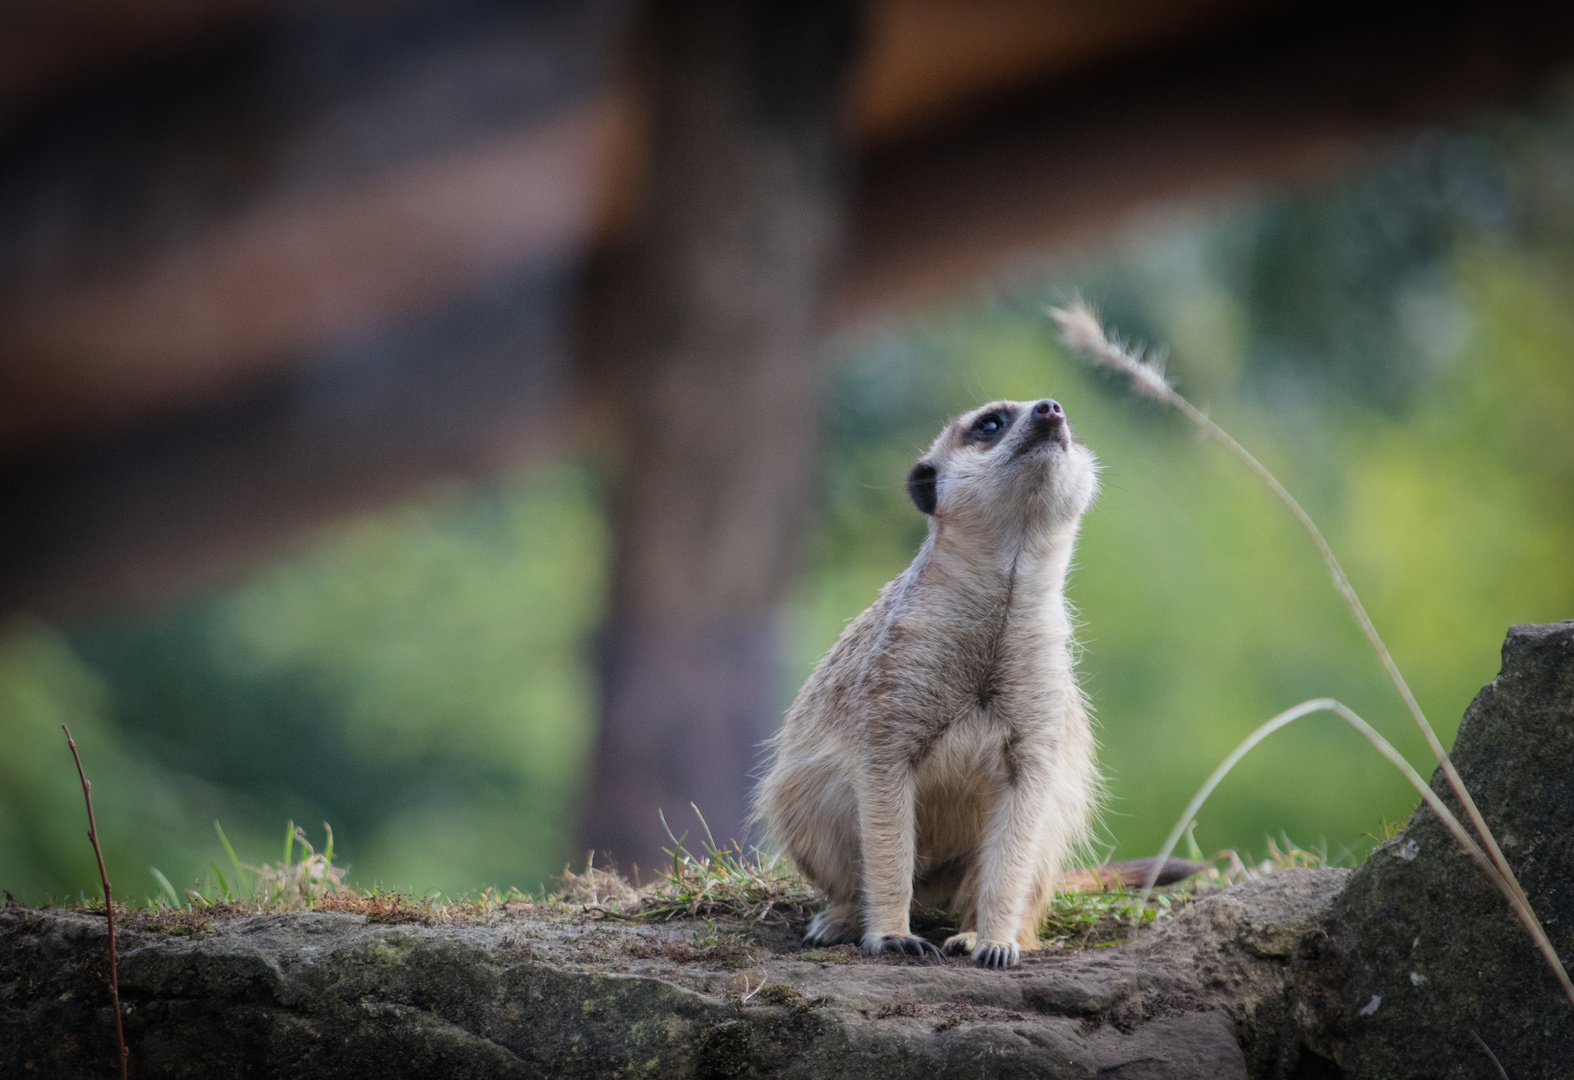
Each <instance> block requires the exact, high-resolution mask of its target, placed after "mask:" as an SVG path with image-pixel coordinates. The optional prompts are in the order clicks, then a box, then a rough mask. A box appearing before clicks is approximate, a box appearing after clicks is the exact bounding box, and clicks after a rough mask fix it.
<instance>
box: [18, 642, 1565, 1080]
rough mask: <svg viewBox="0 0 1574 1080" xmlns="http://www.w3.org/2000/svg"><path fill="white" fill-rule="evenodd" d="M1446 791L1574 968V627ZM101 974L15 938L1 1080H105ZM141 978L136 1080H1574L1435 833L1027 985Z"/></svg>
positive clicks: (230, 949) (1037, 971)
mask: <svg viewBox="0 0 1574 1080" xmlns="http://www.w3.org/2000/svg"><path fill="white" fill-rule="evenodd" d="M1455 759H1456V761H1457V762H1458V764H1459V767H1460V769H1461V771H1462V772H1464V774H1465V777H1466V779H1467V781H1468V782H1469V783H1470V784H1471V786H1472V788H1473V789H1474V790H1475V791H1476V792H1477V798H1478V801H1479V802H1480V804H1481V806H1482V808H1483V810H1484V812H1485V813H1486V814H1487V816H1488V819H1489V820H1490V821H1491V822H1492V823H1493V824H1494V825H1495V826H1496V827H1497V828H1498V829H1499V830H1500V835H1501V837H1502V840H1503V844H1504V847H1505V850H1507V852H1508V854H1509V857H1510V860H1511V861H1512V862H1513V863H1514V865H1515V867H1516V868H1517V870H1518V872H1519V873H1520V874H1521V875H1522V881H1523V882H1524V885H1525V887H1526V889H1527V890H1528V891H1529V893H1530V895H1531V896H1532V897H1533V898H1534V900H1535V904H1536V907H1537V910H1538V911H1539V912H1540V913H1541V915H1542V918H1543V919H1544V920H1545V921H1546V922H1547V924H1548V926H1549V928H1550V929H1551V930H1552V932H1553V936H1554V939H1555V940H1556V942H1557V943H1558V946H1559V948H1560V950H1561V951H1562V952H1563V954H1564V955H1565V956H1569V957H1574V827H1571V826H1574V821H1571V818H1574V623H1560V624H1555V625H1552V626H1545V627H1516V628H1514V630H1513V631H1511V633H1510V635H1509V638H1508V641H1507V643H1506V645H1505V647H1504V669H1503V672H1502V673H1501V674H1500V675H1499V677H1498V678H1497V679H1496V680H1494V682H1493V683H1492V684H1491V685H1490V686H1488V687H1487V688H1486V689H1484V690H1483V691H1482V692H1481V695H1480V696H1479V697H1478V698H1477V699H1476V702H1475V703H1474V704H1473V705H1472V706H1471V708H1470V711H1469V713H1468V714H1467V716H1466V720H1465V724H1464V727H1463V728H1462V729H1461V732H1460V736H1459V740H1458V745H1457V747H1456V752H1455ZM1439 790H1442V789H1441V788H1439ZM193 930H195V931H196V932H195V933H191V932H190V931H193ZM171 931H185V932H171ZM103 945H104V923H103V920H102V918H99V917H95V916H93V915H91V914H87V913H83V912H72V911H39V910H34V909H27V908H20V907H8V908H6V909H5V910H4V911H0V1077H6V1078H9V1077H13V1076H16V1077H22V1076H26V1077H90V1076H111V1075H114V1073H115V1063H114V1057H113V1049H112V1047H113V1038H112V1034H111V1031H112V1028H111V1021H110V1007H109V998H108V994H107V991H106V989H105V985H104V967H105V956H104V948H103ZM120 947H121V987H122V996H123V998H124V1000H125V1003H126V1029H127V1037H128V1041H129V1043H130V1045H131V1050H132V1059H131V1061H132V1075H133V1076H135V1077H139V1078H141V1077H186V1076H191V1077H204V1078H206V1077H230V1076H276V1075H277V1076H291V1077H302V1078H310V1077H360V1076H366V1077H372V1076H376V1077H380V1078H383V1077H417V1076H420V1077H428V1076H431V1077H437V1076H441V1077H450V1076H453V1077H476V1078H482V1077H488V1078H490V1077H516V1076H517V1077H538V1076H539V1077H549V1076H550V1077H602V1076H652V1077H697V1078H707V1077H744V1076H751V1077H806V1078H807V1077H816V1078H834V1077H858V1078H859V1080H876V1078H880V1077H908V1076H921V1077H925V1078H926V1080H927V1078H931V1077H932V1078H936V1080H938V1078H944V1077H1016V1076H1023V1077H1026V1076H1033V1077H1095V1076H1097V1077H1121V1078H1125V1080H1138V1078H1150V1077H1151V1078H1158V1077H1166V1078H1183V1077H1210V1078H1212V1077H1247V1076H1253V1077H1295V1078H1300V1080H1312V1078H1316V1077H1324V1076H1338V1075H1353V1076H1363V1077H1373V1078H1385V1080H1386V1078H1389V1077H1408V1076H1416V1077H1420V1076H1428V1077H1451V1076H1472V1077H1475V1076H1493V1075H1499V1073H1498V1072H1497V1071H1496V1069H1495V1067H1494V1066H1493V1064H1492V1057H1491V1055H1495V1056H1496V1058H1497V1059H1498V1060H1499V1061H1500V1062H1501V1063H1502V1065H1503V1067H1504V1069H1505V1070H1506V1074H1507V1075H1509V1076H1512V1077H1514V1078H1515V1080H1522V1078H1526V1077H1543V1076H1570V1075H1574V1019H1571V1018H1574V1011H1571V1010H1570V1007H1569V1005H1568V1004H1567V1002H1566V1001H1564V999H1563V998H1562V997H1561V994H1560V993H1559V991H1558V987H1557V985H1556V983H1555V982H1554V981H1553V979H1552V977H1551V976H1550V974H1549V973H1547V971H1546V970H1545V968H1544V966H1543V965H1542V962H1541V960H1540V958H1539V956H1538V954H1537V953H1536V952H1535V950H1534V947H1533V946H1532V945H1531V944H1530V943H1529V941H1528V940H1527V939H1526V938H1525V937H1524V935H1523V932H1522V931H1520V930H1519V928H1518V926H1517V924H1516V923H1515V922H1514V920H1513V918H1512V916H1511V915H1510V914H1509V912H1508V910H1507V908H1506V906H1505V905H1504V903H1503V901H1502V900H1501V899H1500V898H1499V897H1498V896H1497V894H1496V893H1495V892H1494V891H1493V890H1492V889H1491V888H1490V887H1489V886H1488V885H1487V884H1486V883H1485V882H1484V881H1483V880H1482V878H1481V875H1480V873H1479V871H1477V870H1476V869H1475V868H1474V867H1473V866H1472V865H1471V864H1470V863H1469V862H1468V861H1467V860H1466V859H1465V857H1464V856H1463V855H1461V854H1459V853H1458V852H1456V851H1455V849H1454V847H1453V846H1452V842H1451V840H1450V839H1449V838H1448V837H1447V836H1446V835H1445V834H1444V833H1443V831H1442V829H1441V827H1439V826H1438V825H1437V824H1436V823H1435V822H1434V821H1432V820H1430V818H1429V817H1428V816H1427V815H1426V814H1424V813H1423V814H1418V815H1417V817H1416V818H1415V819H1414V820H1413V821H1412V822H1411V823H1410V825H1409V826H1408V828H1407V829H1406V830H1405V831H1404V832H1403V833H1402V834H1401V835H1400V836H1398V837H1396V838H1395V839H1394V840H1393V841H1391V842H1389V843H1388V844H1386V845H1384V846H1383V847H1381V848H1379V849H1378V850H1377V852H1376V853H1375V854H1374V855H1373V857H1372V858H1371V859H1370V860H1368V862H1367V863H1366V864H1365V865H1363V866H1362V867H1361V868H1360V869H1359V870H1357V871H1354V872H1349V871H1342V870H1289V871H1281V872H1279V873H1276V874H1274V875H1273V876H1271V877H1269V878H1266V879H1264V880H1260V881H1256V882H1252V883H1249V884H1246V885H1241V886H1237V887H1235V888H1232V889H1229V890H1226V891H1224V892H1221V893H1218V894H1216V895H1213V896H1209V897H1207V898H1205V899H1203V900H1200V901H1199V902H1197V903H1196V904H1194V905H1193V906H1191V907H1190V908H1188V909H1187V910H1186V911H1184V912H1182V913H1181V914H1179V915H1177V916H1176V917H1175V918H1173V919H1170V920H1167V921H1165V922H1163V923H1162V924H1160V925H1159V926H1157V927H1155V928H1153V929H1150V930H1147V931H1145V932H1144V933H1143V934H1142V936H1141V937H1140V939H1139V940H1137V941H1135V942H1130V943H1127V944H1122V945H1117V946H1111V947H1102V948H1076V949H1073V948H1060V949H1048V950H1044V951H1041V952H1038V953H1034V954H1029V955H1026V956H1024V962H1023V964H1022V965H1021V967H1019V968H1017V969H1014V970H1011V971H1009V972H990V971H984V970H981V969H978V968H976V967H974V966H972V965H971V964H969V963H967V962H965V961H963V960H950V961H947V962H945V963H942V964H919V963H909V962H906V961H902V960H898V959H894V958H893V959H889V960H887V959H869V958H866V957H863V956H861V955H860V954H859V953H858V952H857V951H856V950H855V949H852V948H850V947H842V948H837V949H818V950H808V951H806V950H804V949H802V947H801V946H800V945H798V944H797V941H796V937H795V936H794V934H793V933H792V932H791V931H790V930H789V929H788V928H784V927H760V926H752V927H751V926H746V925H741V924H740V925H730V924H725V923H719V924H717V925H716V926H711V925H709V924H706V923H703V922H672V923H658V924H652V923H648V922H633V921H619V920H614V919H610V918H602V919H599V920H591V919H589V918H588V917H586V916H584V915H572V914H554V913H552V912H549V911H547V910H546V909H544V908H537V909H534V910H529V911H511V912H504V913H502V914H499V915H494V916H489V917H487V919H486V920H485V921H484V923H483V924H480V925H454V924H448V925H421V924H414V923H412V924H402V925H390V924H387V923H378V922H368V921H367V919H366V918H365V917H364V916H361V915H346V914H332V913H326V912H306V913H295V914H285V915H263V916H251V917H240V918H213V919H211V920H209V921H208V922H207V923H206V924H205V925H200V926H194V925H190V924H187V925H173V924H172V925H169V926H166V927H165V928H164V929H163V930H159V929H157V928H156V927H148V926H144V927H142V928H141V929H128V930H126V931H124V932H123V933H122V935H121V944H120ZM1374 1003H1375V1004H1374ZM1488 1051H1490V1054H1489V1052H1488Z"/></svg>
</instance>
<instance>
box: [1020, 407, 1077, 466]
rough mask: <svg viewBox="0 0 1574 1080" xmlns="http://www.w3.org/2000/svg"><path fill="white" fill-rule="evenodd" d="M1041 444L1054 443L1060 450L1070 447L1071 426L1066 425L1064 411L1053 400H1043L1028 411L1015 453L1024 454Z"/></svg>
mask: <svg viewBox="0 0 1574 1080" xmlns="http://www.w3.org/2000/svg"><path fill="white" fill-rule="evenodd" d="M1043 443H1055V444H1057V445H1059V446H1060V447H1061V448H1062V449H1064V448H1066V447H1068V446H1070V445H1071V426H1070V425H1069V424H1067V423H1066V410H1065V409H1062V408H1061V407H1060V402H1058V401H1056V400H1055V399H1054V398H1045V399H1044V400H1043V401H1040V402H1038V403H1037V404H1035V405H1034V406H1033V407H1032V408H1031V409H1029V410H1028V422H1027V425H1026V430H1025V431H1024V432H1023V435H1022V441H1021V442H1020V443H1019V444H1018V445H1017V452H1018V453H1024V452H1026V451H1028V450H1031V449H1032V448H1033V447H1035V446H1038V445H1040V444H1043Z"/></svg>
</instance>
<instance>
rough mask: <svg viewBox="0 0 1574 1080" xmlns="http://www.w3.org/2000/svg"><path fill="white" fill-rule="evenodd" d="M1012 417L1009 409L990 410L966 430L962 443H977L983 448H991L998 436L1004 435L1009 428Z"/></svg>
mask: <svg viewBox="0 0 1574 1080" xmlns="http://www.w3.org/2000/svg"><path fill="white" fill-rule="evenodd" d="M1011 420H1012V415H1011V411H1010V410H1009V409H991V410H990V411H989V412H986V413H985V414H984V415H982V416H980V417H979V418H978V419H977V420H974V421H973V424H972V426H971V427H969V428H968V429H967V434H966V435H964V436H962V439H963V441H964V442H970V443H978V444H980V445H983V446H992V445H993V444H994V443H996V442H998V441H999V439H1000V436H1002V435H1004V434H1005V433H1006V429H1007V428H1009V427H1010V426H1011Z"/></svg>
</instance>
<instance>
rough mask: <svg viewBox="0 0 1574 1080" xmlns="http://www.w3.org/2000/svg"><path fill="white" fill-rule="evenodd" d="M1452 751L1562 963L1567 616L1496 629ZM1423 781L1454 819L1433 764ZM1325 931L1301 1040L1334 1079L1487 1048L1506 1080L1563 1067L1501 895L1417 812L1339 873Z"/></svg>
mask: <svg viewBox="0 0 1574 1080" xmlns="http://www.w3.org/2000/svg"><path fill="white" fill-rule="evenodd" d="M1452 757H1453V760H1454V765H1455V767H1456V768H1457V769H1458V770H1459V772H1460V775H1461V776H1462V777H1463V778H1464V781H1465V785H1466V787H1467V788H1469V790H1470V792H1471V795H1472V797H1473V798H1474V799H1475V801H1476V805H1477V806H1478V807H1480V809H1481V813H1482V816H1483V817H1485V818H1486V821H1487V824H1488V825H1489V826H1490V827H1491V829H1492V831H1493V833H1494V834H1496V836H1497V837H1498V840H1499V843H1500V844H1501V846H1502V848H1503V854H1504V856H1505V857H1506V858H1507V859H1508V862H1509V865H1510V867H1512V868H1513V870H1514V873H1515V875H1516V876H1517V877H1518V878H1519V880H1520V884H1521V885H1523V886H1524V889H1525V893H1526V895H1527V896H1529V897H1530V901H1531V907H1532V908H1533V909H1534V910H1535V912H1536V914H1537V915H1538V916H1539V917H1540V919H1541V921H1542V924H1543V925H1544V926H1545V927H1546V928H1547V932H1548V934H1549V936H1550V937H1551V939H1552V942H1553V945H1554V946H1555V947H1556V949H1557V951H1558V954H1559V955H1560V956H1561V957H1562V958H1563V960H1564V963H1565V964H1569V963H1574V621H1569V622H1559V623H1549V624H1547V625H1543V626H1515V627H1512V628H1510V630H1509V632H1508V637H1507V639H1506V640H1505V641H1504V643H1503V667H1502V670H1501V671H1500V672H1499V674H1498V676H1497V678H1495V679H1493V680H1492V682H1491V683H1489V684H1488V685H1487V686H1485V687H1483V688H1482V690H1481V692H1480V693H1479V694H1477V695H1476V698H1475V700H1474V701H1473V702H1471V704H1470V707H1469V708H1468V709H1467V710H1466V711H1465V718H1464V721H1463V722H1462V723H1461V724H1460V727H1459V736H1458V738H1457V739H1456V740H1455V742H1454V747H1453V750H1452ZM1432 789H1433V790H1434V791H1436V792H1437V793H1438V795H1440V796H1441V797H1442V799H1443V801H1444V802H1445V803H1447V804H1448V806H1449V809H1451V810H1453V811H1454V813H1455V814H1456V815H1457V816H1458V817H1459V818H1460V820H1461V821H1464V820H1465V819H1464V814H1463V813H1462V812H1461V810H1460V808H1459V804H1458V802H1457V801H1456V800H1455V798H1454V795H1453V792H1452V791H1451V790H1450V789H1449V787H1448V782H1447V781H1446V780H1445V779H1444V778H1443V775H1442V771H1441V770H1438V771H1437V772H1436V773H1435V774H1434V775H1433V777H1432ZM1466 827H1467V828H1469V824H1468V822H1466ZM1330 935H1331V941H1332V945H1333V950H1334V952H1335V953H1336V954H1337V969H1336V971H1335V972H1334V973H1333V974H1332V976H1331V979H1330V983H1329V990H1330V994H1329V999H1328V1010H1327V1016H1326V1018H1325V1023H1326V1024H1327V1025H1328V1028H1329V1032H1330V1034H1328V1035H1326V1036H1324V1037H1323V1038H1321V1039H1320V1040H1313V1041H1320V1043H1321V1046H1322V1049H1323V1052H1324V1053H1325V1054H1327V1055H1328V1056H1329V1057H1331V1058H1333V1059H1334V1060H1336V1061H1337V1062H1338V1063H1339V1065H1341V1066H1342V1067H1343V1068H1344V1069H1345V1070H1346V1071H1347V1072H1348V1073H1351V1074H1353V1075H1357V1076H1371V1077H1392V1078H1394V1080H1401V1078H1405V1077H1428V1078H1452V1077H1461V1078H1462V1077H1492V1076H1497V1075H1499V1073H1498V1069H1497V1067H1495V1066H1494V1064H1493V1061H1492V1057H1493V1056H1495V1057H1496V1058H1497V1061H1498V1064H1499V1065H1501V1067H1502V1069H1503V1070H1504V1071H1505V1072H1506V1073H1507V1074H1508V1075H1509V1076H1510V1077H1513V1078H1514V1080H1524V1078H1529V1077H1568V1076H1574V1008H1571V1007H1570V1004H1569V1001H1568V999H1567V998H1566V997H1564V995H1563V991H1562V989H1561V988H1560V987H1559V985H1558V983H1557V980H1556V979H1555V978H1554V976H1553V974H1552V972H1551V971H1550V970H1549V969H1548V967H1547V964H1546V961H1545V960H1544V959H1543V958H1542V956H1541V953H1540V952H1539V951H1538V950H1537V949H1536V947H1535V945H1534V943H1532V941H1531V940H1530V937H1529V936H1528V935H1527V934H1526V933H1525V931H1524V929H1523V928H1522V927H1521V925H1520V923H1519V921H1518V920H1517V919H1516V918H1515V917H1514V914H1513V912H1512V911H1510V909H1509V907H1508V904H1507V902H1506V901H1505V900H1504V898H1503V896H1502V894H1501V893H1499V892H1498V891H1497V889H1496V888H1494V887H1493V886H1492V885H1491V884H1490V883H1489V882H1488V881H1487V879H1486V877H1485V875H1484V874H1483V873H1482V872H1481V870H1479V869H1478V868H1477V867H1476V865H1475V864H1474V863H1472V862H1471V860H1470V858H1469V857H1468V856H1467V855H1466V854H1465V853H1464V852H1463V851H1462V850H1461V849H1460V847H1459V845H1458V844H1457V843H1456V842H1455V840H1454V838H1453V837H1452V836H1451V835H1450V834H1449V833H1448V831H1447V830H1446V829H1445V828H1444V826H1443V824H1442V823H1441V822H1440V821H1438V820H1437V818H1436V817H1435V816H1434V815H1433V814H1432V812H1431V811H1430V810H1428V809H1427V808H1426V807H1424V806H1423V807H1421V808H1419V809H1417V810H1416V812H1415V814H1414V816H1413V817H1411V819H1410V822H1409V824H1408V825H1407V826H1406V827H1405V829H1404V831H1403V832H1401V833H1400V834H1399V835H1398V836H1395V837H1394V838H1393V839H1391V840H1389V841H1388V842H1387V843H1385V844H1383V845H1381V846H1380V847H1378V848H1376V849H1374V850H1373V852H1372V854H1371V857H1370V858H1368V859H1367V861H1366V862H1365V863H1364V864H1363V865H1362V866H1361V867H1360V869H1359V870H1357V871H1356V872H1355V874H1354V875H1353V876H1352V877H1351V880H1350V886H1349V888H1348V889H1346V890H1345V891H1344V893H1343V894H1342V895H1341V896H1340V898H1339V900H1338V902H1337V903H1336V904H1335V906H1334V909H1333V913H1332V919H1331V921H1330ZM1374 1001H1375V1002H1376V1004H1374ZM1489 1050H1490V1054H1489V1052H1488V1051H1489Z"/></svg>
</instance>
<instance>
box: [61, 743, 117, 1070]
mask: <svg viewBox="0 0 1574 1080" xmlns="http://www.w3.org/2000/svg"><path fill="white" fill-rule="evenodd" d="M60 730H61V731H64V732H65V733H66V745H67V746H69V747H70V748H71V760H72V761H74V762H76V765H77V779H79V780H81V781H82V801H83V802H85V803H87V838H88V841H89V842H90V843H91V844H92V845H93V857H94V858H95V859H97V860H98V880H99V881H101V882H102V883H103V885H104V918H105V920H106V921H107V922H108V923H109V996H110V997H111V998H113V999H114V1002H115V1048H116V1049H117V1050H119V1051H120V1080H126V1059H127V1058H128V1057H129V1056H130V1051H128V1050H127V1049H126V1032H125V1029H124V1028H122V1027H121V1022H120V974H119V972H118V971H117V970H116V967H115V905H114V903H113V902H112V901H111V900H110V895H109V873H108V872H107V871H106V870H105V869H104V853H103V851H101V850H100V849H99V846H98V826H97V825H96V824H94V822H93V785H92V784H91V783H90V782H89V781H88V778H87V774H86V773H84V772H83V771H82V759H81V758H80V757H79V756H77V741H76V740H75V739H73V738H72V737H71V729H70V728H68V727H66V726H65V725H64V724H61V725H60Z"/></svg>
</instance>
